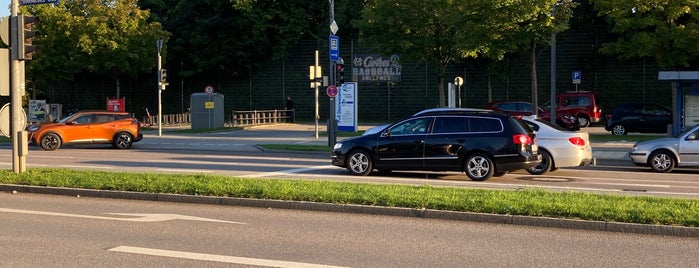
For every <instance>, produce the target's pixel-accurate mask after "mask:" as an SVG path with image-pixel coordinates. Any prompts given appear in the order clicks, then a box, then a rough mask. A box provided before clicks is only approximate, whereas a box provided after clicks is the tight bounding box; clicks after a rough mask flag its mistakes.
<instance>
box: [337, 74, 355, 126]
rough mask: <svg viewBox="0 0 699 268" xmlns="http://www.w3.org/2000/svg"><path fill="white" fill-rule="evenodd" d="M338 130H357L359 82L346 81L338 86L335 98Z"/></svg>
mask: <svg viewBox="0 0 699 268" xmlns="http://www.w3.org/2000/svg"><path fill="white" fill-rule="evenodd" d="M335 107H336V114H335V119H336V120H337V131H344V132H357V83H356V82H349V83H344V84H342V86H339V87H338V94H337V97H336V98H335Z"/></svg>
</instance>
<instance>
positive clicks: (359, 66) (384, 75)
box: [352, 54, 402, 82]
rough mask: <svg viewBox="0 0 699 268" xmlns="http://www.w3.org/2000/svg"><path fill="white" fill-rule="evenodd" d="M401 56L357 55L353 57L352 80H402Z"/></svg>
mask: <svg viewBox="0 0 699 268" xmlns="http://www.w3.org/2000/svg"><path fill="white" fill-rule="evenodd" d="M401 69H402V66H401V64H400V56H398V55H395V54H394V55H391V56H390V57H383V56H381V55H355V56H354V58H353V59H352V80H353V81H357V82H387V81H392V82H400V81H401Z"/></svg>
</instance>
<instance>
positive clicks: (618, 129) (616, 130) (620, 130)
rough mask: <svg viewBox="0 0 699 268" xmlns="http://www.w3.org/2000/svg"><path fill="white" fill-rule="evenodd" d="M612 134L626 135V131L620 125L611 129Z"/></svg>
mask: <svg viewBox="0 0 699 268" xmlns="http://www.w3.org/2000/svg"><path fill="white" fill-rule="evenodd" d="M612 134H614V135H624V134H626V129H625V128H624V126H622V125H616V126H614V129H612Z"/></svg>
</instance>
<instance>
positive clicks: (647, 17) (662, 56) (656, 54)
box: [593, 0, 699, 69]
mask: <svg viewBox="0 0 699 268" xmlns="http://www.w3.org/2000/svg"><path fill="white" fill-rule="evenodd" d="M593 4H594V6H595V9H596V10H597V11H598V12H599V15H600V16H605V17H606V19H607V21H608V23H609V24H610V25H612V28H611V31H612V32H613V33H616V34H618V35H619V38H618V39H617V40H616V42H609V43H605V44H603V45H602V48H601V49H600V52H602V53H604V54H608V55H618V57H619V58H620V59H631V58H645V57H652V58H655V60H656V61H657V63H658V65H659V66H660V67H662V68H673V69H676V68H686V67H689V66H691V65H692V64H693V63H696V62H697V60H698V59H699V12H697V10H699V3H698V2H697V1H692V0H673V1H667V0H648V1H625V0H594V1H593Z"/></svg>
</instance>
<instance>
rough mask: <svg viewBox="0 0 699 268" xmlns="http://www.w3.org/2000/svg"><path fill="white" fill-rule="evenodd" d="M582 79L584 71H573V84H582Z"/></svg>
mask: <svg viewBox="0 0 699 268" xmlns="http://www.w3.org/2000/svg"><path fill="white" fill-rule="evenodd" d="M581 81H582V72H580V71H574V72H573V84H580V82H581Z"/></svg>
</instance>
